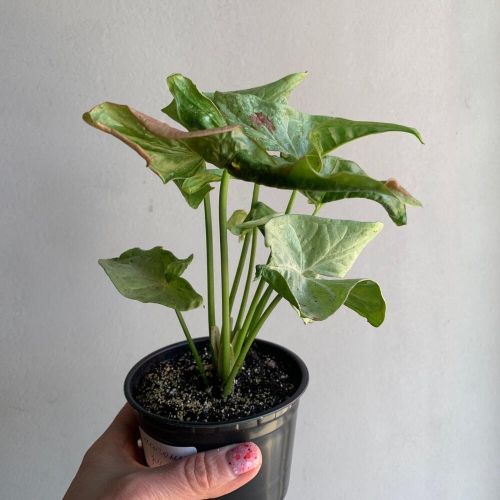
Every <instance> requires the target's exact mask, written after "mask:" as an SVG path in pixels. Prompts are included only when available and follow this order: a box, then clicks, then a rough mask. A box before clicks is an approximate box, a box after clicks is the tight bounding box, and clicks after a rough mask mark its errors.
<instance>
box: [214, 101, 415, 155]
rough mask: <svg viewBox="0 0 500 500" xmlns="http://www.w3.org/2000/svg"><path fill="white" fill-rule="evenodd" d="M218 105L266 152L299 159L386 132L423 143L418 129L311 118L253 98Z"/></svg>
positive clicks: (227, 118) (325, 117) (217, 104)
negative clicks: (277, 152)
mask: <svg viewBox="0 0 500 500" xmlns="http://www.w3.org/2000/svg"><path fill="white" fill-rule="evenodd" d="M214 103H215V104H216V106H217V107H218V108H219V109H220V110H221V112H222V114H223V115H224V116H225V117H226V120H227V122H228V123H232V124H238V125H240V126H241V127H242V129H243V131H244V132H245V134H246V135H248V137H250V138H252V139H253V140H255V141H256V142H257V143H258V144H259V145H260V146H262V147H263V148H264V149H265V150H267V151H279V152H280V153H281V154H282V155H285V157H291V158H295V159H299V158H302V157H303V156H305V155H307V154H312V153H316V154H318V155H319V156H324V155H325V154H327V153H329V152H330V151H332V150H333V149H335V148H337V147H339V146H341V145H343V144H346V143H347V142H350V141H352V140H354V139H358V138H360V137H365V136H368V135H372V134H379V133H384V132H406V133H410V134H413V135H415V136H416V137H417V138H418V139H419V140H420V141H422V139H421V137H420V135H419V133H418V132H417V131H416V130H415V129H414V128H411V127H406V126H404V125H398V124H394V123H379V122H365V121H354V120H346V119H344V118H334V117H329V116H318V115H308V114H306V113H301V112H300V111H297V110H295V109H294V108H292V107H291V106H288V105H286V104H283V103H276V102H269V101H265V100H263V99H261V98H259V97H257V96H255V95H251V94H237V93H227V92H226V93H222V92H215V94H214Z"/></svg>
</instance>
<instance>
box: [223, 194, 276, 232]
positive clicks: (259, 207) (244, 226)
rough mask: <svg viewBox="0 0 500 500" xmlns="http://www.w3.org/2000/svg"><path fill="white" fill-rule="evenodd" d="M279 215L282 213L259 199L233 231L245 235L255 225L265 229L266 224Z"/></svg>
mask: <svg viewBox="0 0 500 500" xmlns="http://www.w3.org/2000/svg"><path fill="white" fill-rule="evenodd" d="M278 215H280V214H279V213H277V212H276V211H275V210H273V209H272V208H271V207H270V206H269V205H266V204H265V203H263V202H262V201H257V202H256V203H255V204H254V206H253V207H252V209H251V210H250V213H249V214H248V215H247V216H246V217H245V219H244V220H243V221H241V222H240V223H239V224H237V225H236V226H235V227H234V228H233V230H232V233H233V234H238V235H244V234H246V233H247V232H249V231H251V230H252V229H253V228H254V227H258V228H259V229H260V230H261V231H263V228H264V225H265V224H266V223H267V222H269V221H270V220H271V219H273V218H274V217H277V216H278Z"/></svg>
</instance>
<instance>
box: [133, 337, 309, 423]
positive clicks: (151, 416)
mask: <svg viewBox="0 0 500 500" xmlns="http://www.w3.org/2000/svg"><path fill="white" fill-rule="evenodd" d="M193 341H194V343H195V344H198V343H203V342H207V341H209V338H208V337H198V338H195V339H193ZM255 342H256V343H258V344H263V345H267V346H270V347H271V348H274V349H277V350H280V351H282V352H283V353H284V354H285V356H287V357H289V358H291V359H292V361H293V362H294V363H295V364H296V365H297V366H298V368H299V370H300V374H301V380H300V383H299V385H298V387H297V389H296V390H295V392H294V393H293V394H292V395H291V396H289V397H288V398H287V399H285V400H284V401H283V402H282V403H280V404H279V405H277V406H273V407H272V408H269V409H267V410H264V411H262V412H260V413H256V414H255V415H252V416H250V417H243V418H241V419H234V420H226V421H224V422H181V421H180V420H173V419H170V418H166V417H162V416H161V415H157V414H155V413H152V412H150V411H148V410H146V409H145V408H144V407H143V406H141V405H140V404H139V403H138V402H137V400H136V399H135V397H134V396H133V395H132V380H133V378H134V376H135V374H136V372H137V370H138V369H139V368H140V367H141V366H142V365H143V364H145V363H146V362H148V361H150V360H151V359H153V358H155V357H156V356H158V355H159V354H161V353H163V352H165V351H166V350H170V349H174V348H177V347H180V346H183V345H187V342H186V341H185V340H181V341H179V342H175V343H174V344H169V345H168V346H166V347H162V348H160V349H157V350H156V351H154V352H152V353H150V354H148V355H146V356H144V357H143V358H142V359H140V360H139V361H138V362H137V363H136V364H135V365H134V366H133V367H132V368H131V369H130V370H129V372H128V374H127V376H126V378H125V382H124V392H125V397H126V399H127V401H128V403H129V404H130V405H131V406H132V408H134V409H135V410H136V411H138V412H139V413H140V414H141V415H143V416H144V417H146V418H147V419H148V420H153V421H155V422H157V423H159V424H163V425H169V426H174V427H179V428H197V429H208V428H214V427H217V428H224V427H226V426H227V427H234V426H235V425H238V424H242V425H244V424H246V423H249V422H252V421H255V420H259V419H263V418H265V417H268V416H272V415H273V414H276V413H278V412H279V411H280V410H286V409H287V407H290V406H292V405H293V403H295V402H296V401H297V400H298V399H299V398H300V397H301V396H302V394H303V393H304V391H305V390H306V388H307V386H308V384H309V371H308V369H307V366H306V364H305V363H304V361H303V360H302V359H301V358H300V357H299V356H298V355H297V354H295V353H294V352H293V351H291V350H290V349H288V348H286V347H283V346H282V345H280V344H276V343H275V342H270V341H269V340H263V339H256V340H255Z"/></svg>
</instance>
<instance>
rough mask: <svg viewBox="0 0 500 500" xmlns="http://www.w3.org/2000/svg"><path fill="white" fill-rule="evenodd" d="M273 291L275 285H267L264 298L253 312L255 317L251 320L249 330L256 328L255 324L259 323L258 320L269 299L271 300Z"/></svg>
mask: <svg viewBox="0 0 500 500" xmlns="http://www.w3.org/2000/svg"><path fill="white" fill-rule="evenodd" d="M272 293H273V287H272V286H271V285H267V288H266V290H265V292H264V293H263V294H262V298H261V299H260V300H259V303H258V304H257V307H256V309H255V312H254V313H253V318H252V321H251V322H250V327H249V328H248V330H249V331H252V330H253V329H254V328H255V325H256V324H257V321H258V320H259V318H260V316H261V314H262V311H264V309H265V307H266V306H267V301H268V300H269V297H270V296H271V294H272Z"/></svg>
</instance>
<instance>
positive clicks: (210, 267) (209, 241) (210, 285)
mask: <svg viewBox="0 0 500 500" xmlns="http://www.w3.org/2000/svg"><path fill="white" fill-rule="evenodd" d="M203 207H204V209H205V239H206V248H207V301H208V335H209V337H210V338H212V328H213V327H214V326H215V298H214V297H215V292H214V238H213V231H212V207H211V205H210V193H207V194H206V195H205V198H204V200H203Z"/></svg>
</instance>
